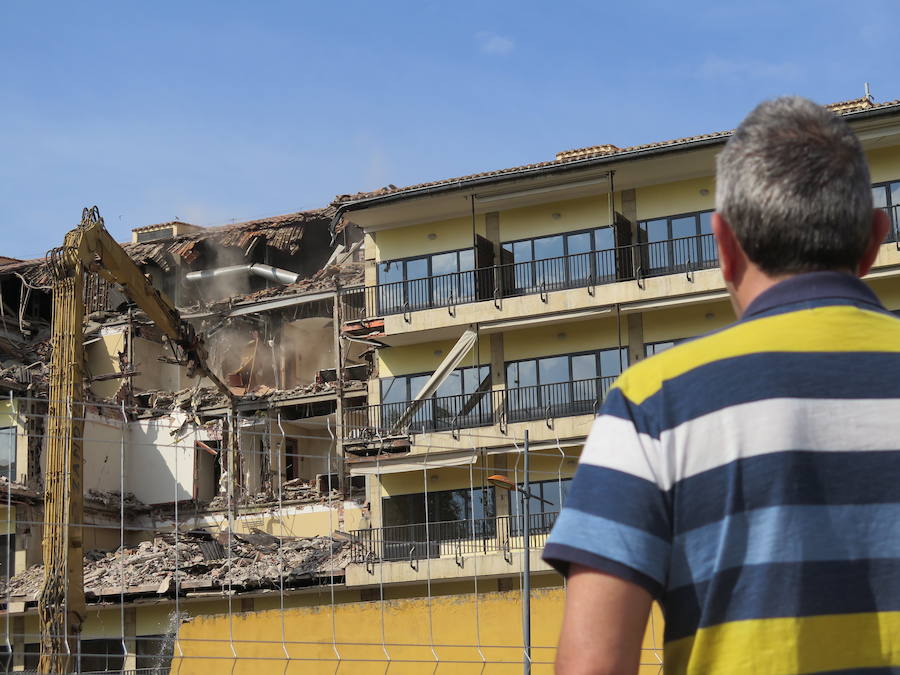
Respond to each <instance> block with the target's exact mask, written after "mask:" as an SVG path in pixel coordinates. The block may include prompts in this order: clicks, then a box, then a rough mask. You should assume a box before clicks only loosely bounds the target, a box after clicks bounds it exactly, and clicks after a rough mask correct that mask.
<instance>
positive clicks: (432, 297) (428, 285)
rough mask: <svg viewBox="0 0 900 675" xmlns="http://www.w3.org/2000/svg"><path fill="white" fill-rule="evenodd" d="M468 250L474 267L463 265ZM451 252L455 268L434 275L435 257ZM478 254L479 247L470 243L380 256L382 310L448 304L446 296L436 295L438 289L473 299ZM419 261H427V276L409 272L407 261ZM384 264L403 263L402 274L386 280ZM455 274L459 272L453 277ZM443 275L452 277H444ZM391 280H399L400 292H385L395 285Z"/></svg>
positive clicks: (377, 271) (378, 281)
mask: <svg viewBox="0 0 900 675" xmlns="http://www.w3.org/2000/svg"><path fill="white" fill-rule="evenodd" d="M467 252H468V253H471V256H472V269H461V266H462V262H461V255H462V254H463V253H467ZM451 254H454V255H455V256H456V272H443V273H441V274H439V275H437V276H435V274H434V262H433V258H434V257H436V256H443V255H451ZM477 257H478V252H477V250H476V247H475V246H474V245H472V246H471V247H467V248H458V249H451V250H449V251H438V252H436V253H426V254H424V255H414V256H406V257H404V258H392V259H390V260H379V261H378V262H376V263H375V286H376V288H378V305H379V311H380V312H387V311H394V310H397V309H401V310H403V309H407V308H408V309H409V310H418V309H430V308H433V307H440V306H443V305H444V304H446V301H445V299H444V298H443V297H441V298H438V297H437V292H438V291H439V290H449V291H450V292H451V293H452V292H454V291H455V292H456V293H457V297H456V298H454V300H453V302H460V303H462V302H470V301H471V300H473V299H474V298H475V294H476V289H475V269H476V267H477ZM420 261H424V262H425V264H426V268H427V271H426V274H425V276H424V277H414V278H412V279H410V278H409V277H408V273H407V266H408V264H409V263H411V262H412V263H415V262H420ZM383 265H401V269H402V278H401V279H398V280H396V281H388V282H385V281H383V280H382V275H383V272H382V266H383ZM467 273H468V274H467ZM454 275H456V276H455V277H454ZM464 275H465V276H464ZM443 277H450V278H449V279H443ZM436 280H440V281H436ZM392 284H397V285H398V286H399V289H398V290H399V291H400V292H390V293H386V291H388V289H389V288H394V287H392V286H391V285H392ZM445 287H446V288H445ZM386 296H387V297H386ZM411 298H412V299H411ZM398 302H399V304H398Z"/></svg>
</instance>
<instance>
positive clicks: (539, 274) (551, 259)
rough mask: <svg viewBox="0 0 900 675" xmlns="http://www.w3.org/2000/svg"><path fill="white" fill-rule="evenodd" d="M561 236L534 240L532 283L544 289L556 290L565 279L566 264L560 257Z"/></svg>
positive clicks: (561, 247) (561, 248)
mask: <svg viewBox="0 0 900 675" xmlns="http://www.w3.org/2000/svg"><path fill="white" fill-rule="evenodd" d="M563 255H565V251H564V249H563V236H562V235H561V234H560V235H556V236H554V237H541V238H540V239H535V240H534V259H535V260H536V261H539V262H535V264H534V283H535V285H537V286H539V287H540V286H542V285H543V286H544V287H546V288H558V287H559V286H561V285H562V284H563V282H564V281H565V279H566V262H565V259H563V258H562V256H563Z"/></svg>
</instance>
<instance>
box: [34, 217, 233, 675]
mask: <svg viewBox="0 0 900 675" xmlns="http://www.w3.org/2000/svg"><path fill="white" fill-rule="evenodd" d="M49 264H50V272H51V276H52V279H53V282H52V288H53V324H52V333H51V344H52V348H53V352H52V355H51V359H50V392H49V402H48V409H49V410H48V418H49V419H48V429H47V458H46V473H45V476H44V531H43V542H42V543H43V556H44V581H43V586H42V590H41V595H40V600H39V601H38V616H39V620H40V625H41V656H40V662H39V665H38V671H39V672H41V673H66V672H70V670H71V669H72V667H73V666H74V659H73V658H72V657H73V656H74V654H75V653H77V649H78V636H79V634H80V632H81V624H82V622H83V621H84V615H85V602H84V579H83V574H84V572H83V570H84V567H83V565H84V553H83V546H82V541H83V539H82V522H83V515H84V503H83V491H84V488H83V473H84V472H83V460H84V453H83V445H82V439H83V438H84V403H83V401H84V347H83V343H84V328H83V322H84V277H85V275H86V274H89V273H91V272H96V273H97V274H100V275H101V276H102V277H103V278H105V279H107V280H108V281H112V282H115V283H117V284H119V285H120V286H121V287H122V288H123V289H124V291H125V294H126V295H127V296H128V298H129V299H130V300H131V301H133V302H134V303H135V304H136V305H137V306H138V307H140V308H141V309H142V310H143V311H144V312H145V313H146V314H147V316H148V317H149V318H150V319H151V320H152V321H153V322H154V323H155V324H156V325H157V326H158V327H159V328H160V329H161V330H162V331H163V333H165V334H166V335H167V336H168V338H169V339H170V340H171V341H172V342H173V343H174V344H175V345H177V346H178V347H179V348H180V351H181V352H182V357H183V360H184V362H185V363H186V365H187V372H188V375H189V376H193V375H194V374H201V375H203V376H205V377H207V378H208V379H210V380H211V381H212V382H213V383H214V384H215V386H216V387H217V388H218V389H219V391H221V392H222V393H223V394H225V395H226V396H227V397H228V398H229V399H231V398H232V395H231V392H230V391H229V389H228V388H227V387H226V386H225V384H224V383H222V382H221V380H219V378H218V377H216V376H215V374H213V373H212V372H211V371H210V370H209V369H208V367H207V365H206V351H205V349H204V345H203V341H202V339H201V338H200V337H199V336H198V335H196V334H195V332H194V329H193V327H192V326H191V325H190V324H189V323H187V322H185V321H183V320H182V319H181V318H180V316H179V314H178V311H177V310H176V309H175V306H174V305H173V304H172V302H171V301H170V300H169V299H168V298H166V297H165V296H164V295H163V294H161V293H160V292H159V291H157V290H156V289H155V288H153V286H152V285H151V284H150V282H149V281H148V280H147V278H146V277H145V276H144V275H143V273H142V272H141V270H140V268H139V267H138V266H137V265H136V264H135V263H134V261H132V260H131V258H129V257H128V254H127V253H126V252H125V251H124V250H123V249H122V247H121V246H119V244H117V243H116V241H115V240H114V239H113V238H112V237H111V236H110V234H109V232H107V231H106V228H105V227H104V226H103V219H102V218H101V217H100V212H99V210H98V209H97V207H96V206H95V207H93V208H92V209H84V211H83V212H82V216H81V224H80V225H78V227H76V228H75V229H73V230H72V231H70V232H69V233H68V234H66V237H65V240H64V243H63V245H62V246H61V247H60V248H57V249H54V250H53V251H51V253H50V255H49Z"/></svg>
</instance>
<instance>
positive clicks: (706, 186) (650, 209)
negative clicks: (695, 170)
mask: <svg viewBox="0 0 900 675" xmlns="http://www.w3.org/2000/svg"><path fill="white" fill-rule="evenodd" d="M700 190H708V191H709V192H708V194H706V195H701V194H700ZM635 196H636V200H637V217H638V220H646V219H648V218H660V217H662V216H673V215H676V214H678V213H689V212H691V211H704V210H706V209H712V208H714V207H715V203H716V202H715V181H714V180H713V177H712V176H705V177H703V178H694V179H692V180H682V181H677V182H674V183H663V184H661V185H650V186H647V187H642V188H637V190H636V191H635Z"/></svg>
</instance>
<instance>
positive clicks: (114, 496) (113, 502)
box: [85, 488, 150, 511]
mask: <svg viewBox="0 0 900 675" xmlns="http://www.w3.org/2000/svg"><path fill="white" fill-rule="evenodd" d="M85 500H86V501H87V502H92V503H94V504H99V505H101V506H106V507H110V508H119V507H120V506H121V505H122V501H123V500H122V493H121V492H119V491H118V490H110V491H106V490H95V489H94V488H90V489H89V490H88V491H87V493H86V494H85ZM124 502H125V508H126V509H127V510H129V511H141V510H147V511H149V510H150V507H149V506H147V505H146V504H144V502H142V501H141V500H140V499H138V498H137V497H135V496H134V495H133V494H132V493H131V492H126V493H125V499H124Z"/></svg>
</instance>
